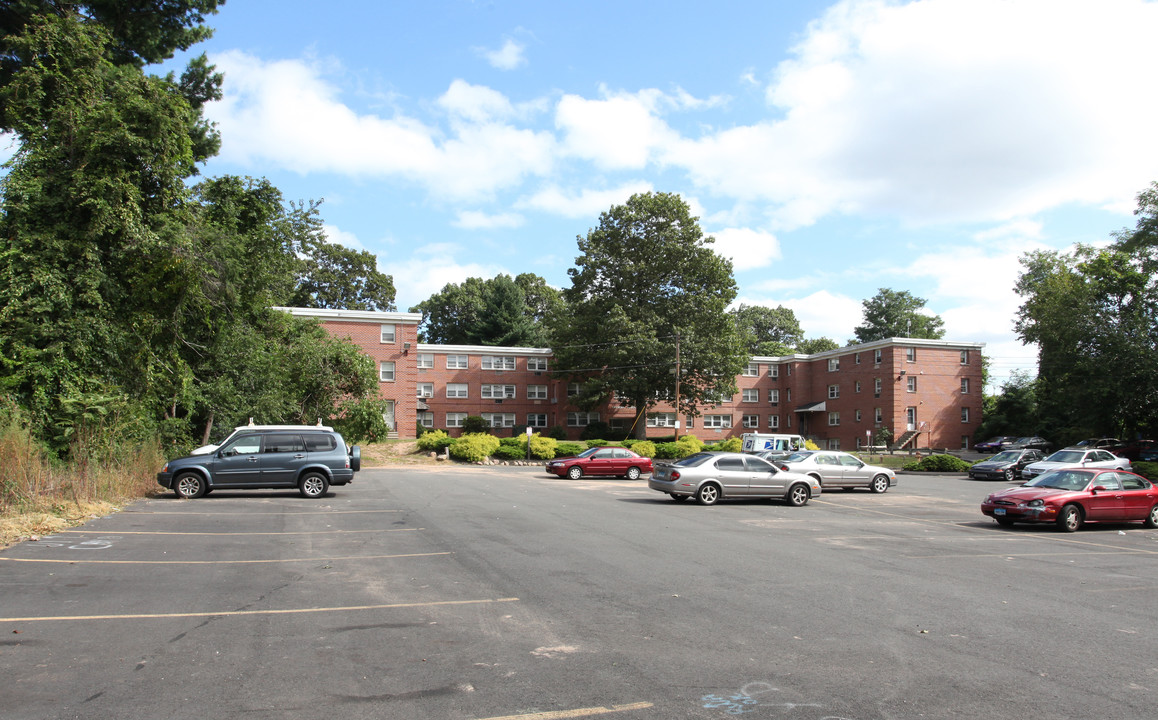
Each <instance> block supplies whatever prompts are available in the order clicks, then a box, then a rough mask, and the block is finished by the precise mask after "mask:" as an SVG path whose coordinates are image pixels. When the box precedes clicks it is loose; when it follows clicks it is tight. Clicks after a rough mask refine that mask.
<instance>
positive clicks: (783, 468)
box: [780, 465, 788, 472]
mask: <svg viewBox="0 0 1158 720" xmlns="http://www.w3.org/2000/svg"><path fill="white" fill-rule="evenodd" d="M780 469H781V470H783V471H784V472H788V466H787V465H781V466H780Z"/></svg>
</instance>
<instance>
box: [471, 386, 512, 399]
mask: <svg viewBox="0 0 1158 720" xmlns="http://www.w3.org/2000/svg"><path fill="white" fill-rule="evenodd" d="M515 392H516V390H515V386H514V385H501V384H498V383H495V384H491V383H486V384H484V385H483V386H482V390H481V391H480V394H479V397H481V398H482V399H483V400H513V399H514V398H515Z"/></svg>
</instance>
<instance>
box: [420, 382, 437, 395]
mask: <svg viewBox="0 0 1158 720" xmlns="http://www.w3.org/2000/svg"><path fill="white" fill-rule="evenodd" d="M418 397H434V383H418Z"/></svg>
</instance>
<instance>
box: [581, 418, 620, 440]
mask: <svg viewBox="0 0 1158 720" xmlns="http://www.w3.org/2000/svg"><path fill="white" fill-rule="evenodd" d="M615 434H616V433H615V431H613V430H612V429H611V426H610V425H608V424H607V423H605V422H603V421H602V420H596V421H595V422H593V423H587V426H586V427H585V428H583V430H582V431H580V433H579V439H580V440H594V439H596V438H605V437H614V436H615Z"/></svg>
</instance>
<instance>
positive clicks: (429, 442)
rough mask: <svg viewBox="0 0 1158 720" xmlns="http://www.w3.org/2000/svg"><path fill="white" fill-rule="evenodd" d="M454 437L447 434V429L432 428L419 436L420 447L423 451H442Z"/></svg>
mask: <svg viewBox="0 0 1158 720" xmlns="http://www.w3.org/2000/svg"><path fill="white" fill-rule="evenodd" d="M452 442H454V438H452V437H450V436H449V435H447V434H446V431H445V430H430V431H428V432H425V433H423V434H422V435H420V436H419V437H418V449H419V450H421V451H423V452H431V451H435V452H442V451H443V450H445V449H446V447H447V446H448V445H450V444H451V443H452Z"/></svg>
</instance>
